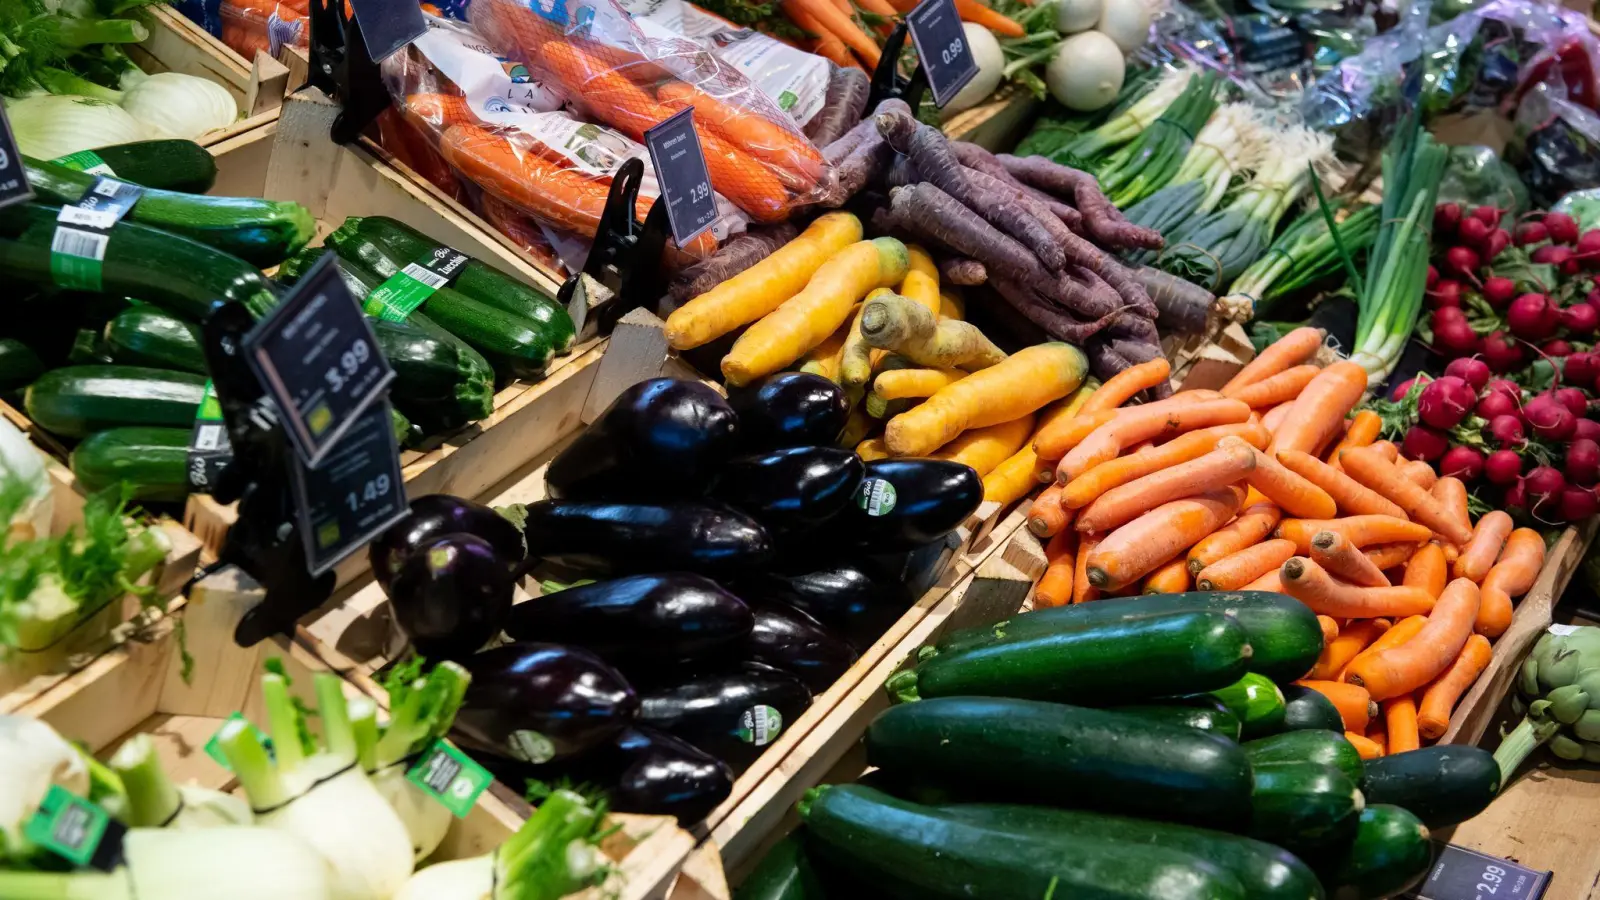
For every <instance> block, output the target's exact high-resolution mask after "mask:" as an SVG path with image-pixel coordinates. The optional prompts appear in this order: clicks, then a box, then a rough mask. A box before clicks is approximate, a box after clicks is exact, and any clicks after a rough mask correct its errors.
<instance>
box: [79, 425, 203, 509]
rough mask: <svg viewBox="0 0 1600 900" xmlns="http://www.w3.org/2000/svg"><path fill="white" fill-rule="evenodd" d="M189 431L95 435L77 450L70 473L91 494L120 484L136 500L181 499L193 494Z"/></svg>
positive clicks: (140, 430) (147, 429) (129, 430)
mask: <svg viewBox="0 0 1600 900" xmlns="http://www.w3.org/2000/svg"><path fill="white" fill-rule="evenodd" d="M191 415H192V413H191ZM189 432H190V429H188V428H151V427H146V426H138V427H133V428H108V429H106V430H105V431H99V432H96V433H94V434H91V435H89V436H88V437H87V438H84V439H83V440H82V441H81V442H79V444H78V446H77V447H75V448H73V450H72V458H71V461H70V462H71V466H72V474H73V475H75V476H77V479H78V482H79V483H80V484H81V485H82V486H83V487H84V488H86V489H88V490H91V491H98V490H101V489H103V488H107V487H110V486H111V485H113V484H116V483H117V482H119V481H120V482H125V483H127V484H128V485H129V486H131V487H132V489H133V499H135V500H171V501H176V500H182V499H183V498H184V496H185V495H186V494H188V492H189V480H188V468H189Z"/></svg>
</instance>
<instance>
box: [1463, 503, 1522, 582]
mask: <svg viewBox="0 0 1600 900" xmlns="http://www.w3.org/2000/svg"><path fill="white" fill-rule="evenodd" d="M1511 528H1512V522H1511V516H1510V515H1508V514H1507V513H1504V512H1502V511H1500V510H1498V509H1496V510H1491V511H1489V512H1486V513H1484V514H1483V518H1481V519H1479V520H1478V527H1477V528H1475V529H1473V531H1472V540H1471V541H1469V542H1468V543H1467V546H1466V548H1465V549H1463V550H1462V551H1461V555H1460V556H1458V557H1456V563H1455V566H1454V567H1453V568H1452V569H1451V570H1450V571H1451V572H1452V573H1453V574H1454V575H1455V576H1456V577H1457V578H1471V579H1472V580H1473V581H1476V582H1478V583H1479V584H1482V583H1483V579H1484V577H1485V576H1487V575H1488V574H1489V569H1491V568H1493V567H1494V562H1495V560H1497V559H1499V558H1500V550H1501V548H1503V547H1505V545H1506V538H1508V537H1510V536H1511Z"/></svg>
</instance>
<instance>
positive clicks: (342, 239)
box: [328, 216, 576, 353]
mask: <svg viewBox="0 0 1600 900" xmlns="http://www.w3.org/2000/svg"><path fill="white" fill-rule="evenodd" d="M328 243H329V245H330V246H333V247H335V248H336V249H338V250H339V252H340V253H341V254H344V252H345V248H347V247H349V248H361V247H363V245H367V244H370V245H373V246H375V247H376V248H379V249H381V250H382V251H383V252H381V253H380V252H373V253H372V254H371V256H370V257H368V256H362V255H360V254H359V253H358V254H357V256H358V257H359V258H360V259H362V260H363V261H364V262H365V263H366V264H367V266H368V268H371V269H373V270H374V271H376V272H377V273H378V274H379V275H382V276H383V277H385V278H388V277H389V276H391V275H393V274H394V272H396V271H399V270H400V269H402V268H404V267H405V265H406V264H407V263H425V262H427V261H429V260H432V259H436V258H440V257H442V256H443V255H444V254H447V253H448V252H449V251H450V249H451V248H449V247H446V246H445V245H444V244H441V243H439V242H438V241H436V240H434V239H433V238H430V237H428V236H427V235H425V234H423V233H422V232H420V231H417V230H416V229H414V228H412V227H411V226H409V225H407V224H405V223H404V222H400V221H397V220H395V219H390V218H388V217H386V216H368V217H366V218H357V217H351V218H349V219H346V220H345V221H344V224H343V225H341V226H340V227H339V229H338V230H337V231H335V232H334V233H333V234H332V235H330V236H329V237H328ZM390 261H392V262H393V263H398V265H396V266H395V267H394V269H393V270H390V269H388V268H387V265H388V263H389V262H390ZM450 286H451V287H452V288H454V289H455V290H457V291H460V292H461V293H463V294H465V295H466V296H468V297H471V298H472V299H474V300H477V301H478V302H480V303H487V304H488V305H490V306H492V307H494V308H495V309H499V310H502V311H504V312H508V313H511V314H512V315H514V316H519V317H521V318H524V319H530V320H532V321H534V322H537V323H539V325H540V326H542V328H543V330H544V331H545V334H546V335H547V336H548V337H549V339H550V346H551V349H553V350H554V351H555V352H556V353H565V352H567V351H568V350H570V349H572V340H573V338H574V336H575V335H576V328H575V327H574V325H573V322H572V316H570V315H568V314H567V310H566V308H565V307H563V306H562V305H561V304H559V303H557V302H556V301H555V299H554V298H552V297H550V296H548V295H546V294H544V293H543V292H541V291H538V290H536V289H534V288H533V287H532V286H530V285H527V284H524V283H523V282H521V281H518V280H517V279H515V278H513V277H511V276H510V275H507V274H505V273H504V272H501V271H500V270H499V269H496V268H494V267H493V266H491V265H489V264H488V263H485V262H483V261H482V260H479V259H469V260H468V261H467V263H466V264H465V265H464V266H462V268H461V271H460V273H458V274H457V275H456V280H455V281H454V283H452V284H451V285H450Z"/></svg>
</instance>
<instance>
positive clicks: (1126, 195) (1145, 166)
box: [1095, 72, 1217, 209]
mask: <svg viewBox="0 0 1600 900" xmlns="http://www.w3.org/2000/svg"><path fill="white" fill-rule="evenodd" d="M1216 88H1217V77H1216V76H1215V75H1213V74H1211V73H1210V72H1207V73H1205V74H1204V75H1201V76H1200V77H1199V78H1192V79H1190V80H1189V83H1188V85H1186V86H1185V87H1184V89H1183V92H1182V93H1181V94H1179V95H1178V99H1177V100H1174V101H1173V102H1172V105H1171V106H1169V107H1167V109H1166V111H1165V112H1163V113H1162V114H1161V115H1160V117H1159V118H1157V119H1156V120H1155V122H1153V123H1151V125H1150V127H1149V128H1146V129H1145V130H1144V131H1142V132H1140V133H1139V136H1138V137H1137V138H1134V139H1133V140H1132V141H1130V142H1129V143H1127V144H1124V145H1122V146H1121V147H1120V148H1118V149H1117V150H1116V152H1114V153H1112V154H1111V155H1110V156H1109V157H1107V159H1106V161H1105V162H1104V164H1102V165H1100V166H1099V167H1098V168H1097V169H1096V170H1095V177H1096V178H1097V179H1099V181H1100V189H1101V190H1102V191H1104V192H1105V193H1106V196H1107V197H1110V198H1111V202H1112V203H1114V204H1116V205H1117V206H1118V207H1119V208H1124V209H1125V208H1127V207H1128V206H1130V205H1132V204H1133V203H1135V202H1137V201H1139V200H1142V199H1144V198H1145V197H1148V196H1150V195H1151V194H1152V193H1154V192H1155V191H1157V190H1158V189H1160V188H1161V187H1163V186H1164V185H1166V184H1167V183H1168V182H1170V181H1171V180H1172V178H1173V176H1174V175H1176V174H1177V172H1178V170H1179V168H1180V165H1181V163H1182V162H1183V161H1184V159H1185V158H1186V157H1187V156H1188V153H1189V150H1190V149H1191V148H1192V147H1193V146H1194V140H1195V134H1196V133H1197V132H1199V131H1200V130H1201V128H1202V127H1203V126H1204V125H1205V123H1206V120H1207V119H1210V118H1211V114H1212V113H1213V112H1215V111H1216V109H1217V99H1216Z"/></svg>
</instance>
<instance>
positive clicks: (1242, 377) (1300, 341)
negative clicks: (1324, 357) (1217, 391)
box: [1222, 328, 1327, 397]
mask: <svg viewBox="0 0 1600 900" xmlns="http://www.w3.org/2000/svg"><path fill="white" fill-rule="evenodd" d="M1326 337H1327V332H1325V331H1323V330H1322V329H1320V328H1296V329H1295V330H1293V331H1291V332H1289V333H1288V334H1286V335H1284V336H1283V337H1281V338H1278V339H1277V340H1276V341H1273V342H1272V343H1271V344H1270V345H1268V346H1267V347H1266V348H1265V349H1263V350H1262V351H1261V352H1260V353H1259V354H1257V355H1256V358H1255V359H1253V360H1251V361H1250V363H1249V365H1246V366H1245V367H1244V368H1242V369H1240V370H1239V374H1237V375H1235V376H1233V377H1232V378H1230V379H1229V380H1228V383H1227V384H1225V385H1223V386H1222V396H1224V397H1232V396H1234V395H1235V394H1237V393H1238V392H1239V391H1241V390H1243V389H1244V388H1246V387H1248V386H1250V385H1252V384H1255V383H1256V382H1258V381H1265V380H1266V379H1268V378H1271V377H1272V376H1274V375H1276V374H1278V373H1279V372H1283V371H1286V370H1287V369H1289V367H1291V366H1297V365H1299V364H1301V363H1303V362H1305V361H1306V360H1308V359H1310V358H1311V356H1312V354H1314V353H1316V352H1317V348H1319V347H1321V346H1322V341H1323V339H1324V338H1326Z"/></svg>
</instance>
